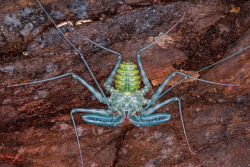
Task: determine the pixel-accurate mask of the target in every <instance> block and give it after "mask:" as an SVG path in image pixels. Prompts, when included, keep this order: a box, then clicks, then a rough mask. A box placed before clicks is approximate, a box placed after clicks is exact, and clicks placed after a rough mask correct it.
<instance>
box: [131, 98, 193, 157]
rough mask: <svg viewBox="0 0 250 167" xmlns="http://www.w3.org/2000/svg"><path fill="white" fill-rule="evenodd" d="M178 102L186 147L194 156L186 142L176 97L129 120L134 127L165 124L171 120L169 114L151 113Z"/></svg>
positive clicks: (179, 102)
mask: <svg viewBox="0 0 250 167" xmlns="http://www.w3.org/2000/svg"><path fill="white" fill-rule="evenodd" d="M175 101H177V102H178V105H179V112H180V118H181V124H182V128H183V132H184V135H185V138H186V142H187V145H188V149H189V151H190V152H191V153H192V154H193V155H195V153H194V152H193V151H192V149H191V147H190V145H189V142H188V137H187V133H186V129H185V125H184V121H183V116H182V110H181V100H180V99H179V98H178V97H172V98H169V99H167V100H164V101H163V102H161V103H159V104H156V105H155V106H152V107H151V108H149V109H147V110H145V108H144V110H142V111H140V114H141V115H142V116H141V117H138V116H136V115H133V116H132V118H131V119H130V122H131V123H132V124H134V125H136V126H139V127H140V126H152V125H157V124H161V123H165V122H167V121H169V120H170V119H171V115H170V114H169V113H156V114H153V112H155V111H157V110H158V109H159V108H161V107H163V106H164V105H166V104H169V103H171V102H175Z"/></svg>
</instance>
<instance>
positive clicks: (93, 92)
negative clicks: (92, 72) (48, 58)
mask: <svg viewBox="0 0 250 167" xmlns="http://www.w3.org/2000/svg"><path fill="white" fill-rule="evenodd" d="M69 75H71V76H72V77H73V78H74V79H75V80H77V81H79V82H80V83H82V84H83V85H84V86H85V87H86V88H87V89H88V90H89V91H91V93H92V94H93V95H94V96H95V97H96V98H97V100H99V101H100V102H101V103H104V104H106V101H105V100H104V97H103V96H102V94H101V93H100V92H98V91H97V90H96V89H95V88H94V87H93V86H92V85H90V84H89V83H88V82H87V81H85V80H84V79H83V78H82V77H80V76H79V75H77V74H75V73H72V72H69V73H66V74H63V75H59V76H56V77H52V78H47V79H43V80H40V81H34V82H28V83H22V84H16V85H9V86H8V87H16V86H22V85H30V84H37V83H40V82H46V81H52V80H55V79H59V78H62V77H66V76H69Z"/></svg>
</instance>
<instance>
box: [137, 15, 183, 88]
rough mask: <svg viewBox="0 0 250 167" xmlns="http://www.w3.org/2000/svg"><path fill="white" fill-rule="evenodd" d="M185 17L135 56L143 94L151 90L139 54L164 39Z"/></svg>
mask: <svg viewBox="0 0 250 167" xmlns="http://www.w3.org/2000/svg"><path fill="white" fill-rule="evenodd" d="M184 16H185V12H184V14H183V16H182V18H181V19H180V20H179V21H178V22H177V23H176V24H175V25H174V26H173V27H171V28H170V29H169V30H168V31H167V32H166V33H164V34H163V35H162V36H160V37H159V38H158V39H157V40H155V41H154V42H152V43H151V44H149V45H148V46H146V47H144V48H142V49H141V50H139V51H138V52H137V54H136V58H137V62H138V67H139V69H140V72H141V76H142V80H143V83H144V85H145V87H144V88H143V90H144V92H145V93H148V91H149V90H150V88H151V84H150V81H149V80H148V77H147V75H146V73H145V71H144V68H143V66H142V63H141V55H140V53H141V52H142V51H144V50H146V49H148V48H149V47H150V46H152V45H154V44H155V43H156V42H158V41H159V40H160V39H161V38H162V37H164V36H165V35H167V34H168V33H169V32H170V31H171V30H172V29H173V28H175V27H176V26H177V25H178V24H179V23H180V22H181V21H182V19H183V18H184Z"/></svg>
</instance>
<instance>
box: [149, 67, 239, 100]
mask: <svg viewBox="0 0 250 167" xmlns="http://www.w3.org/2000/svg"><path fill="white" fill-rule="evenodd" d="M176 74H180V75H183V76H184V79H187V78H192V79H195V80H198V81H202V82H206V83H211V84H216V85H224V86H238V85H239V84H236V85H233V84H224V83H218V82H212V81H208V80H204V79H199V78H195V77H192V76H190V75H187V74H184V73H182V72H180V71H174V72H172V73H171V74H169V76H168V77H167V78H166V79H165V81H164V82H163V83H162V84H161V86H160V87H159V88H158V89H157V90H156V91H155V93H154V94H153V96H152V97H151V100H152V101H155V99H157V98H158V97H159V96H160V94H161V92H162V91H163V90H164V88H165V87H166V85H167V84H168V82H169V81H170V80H171V79H172V78H174V77H175V76H176Z"/></svg>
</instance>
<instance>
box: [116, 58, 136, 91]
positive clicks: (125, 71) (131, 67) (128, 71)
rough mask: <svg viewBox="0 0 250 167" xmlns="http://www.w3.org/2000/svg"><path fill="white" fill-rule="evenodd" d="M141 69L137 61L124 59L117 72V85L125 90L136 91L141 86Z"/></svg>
mask: <svg viewBox="0 0 250 167" xmlns="http://www.w3.org/2000/svg"><path fill="white" fill-rule="evenodd" d="M139 79H140V76H139V71H138V70H137V66H136V64H135V63H133V62H131V61H128V60H127V61H123V62H122V63H121V64H120V66H119V68H118V70H117V74H116V79H115V87H116V89H118V90H120V91H123V92H134V91H136V90H138V89H139V88H140V86H139V85H140V80H139Z"/></svg>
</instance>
